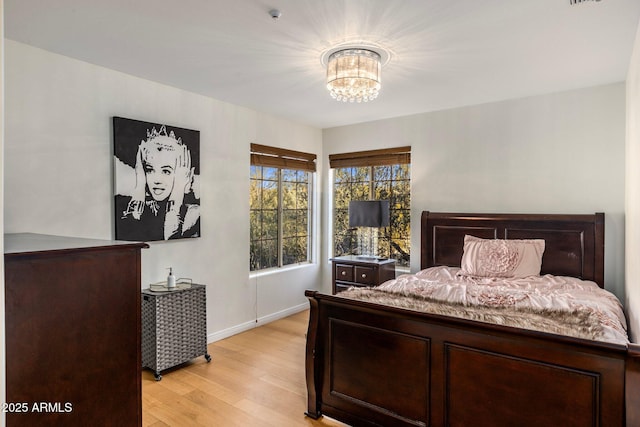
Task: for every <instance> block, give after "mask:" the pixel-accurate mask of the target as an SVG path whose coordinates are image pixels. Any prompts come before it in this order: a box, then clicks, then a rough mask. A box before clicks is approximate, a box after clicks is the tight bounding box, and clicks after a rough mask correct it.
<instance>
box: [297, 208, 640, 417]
mask: <svg viewBox="0 0 640 427" xmlns="http://www.w3.org/2000/svg"><path fill="white" fill-rule="evenodd" d="M465 234H472V235H475V236H478V237H484V238H511V239H521V238H544V239H545V244H546V247H545V252H544V257H543V265H542V274H545V273H550V274H556V275H571V276H574V277H580V278H583V279H587V280H593V281H595V282H597V283H598V284H599V285H600V286H604V214H600V213H598V214H595V215H555V214H554V215H539V214H536V215H522V214H518V215H514V214H499V215H495V214H488V215H485V214H450V213H429V212H424V213H423V215H422V230H421V235H422V242H421V267H422V268H427V267H431V266H436V265H449V266H459V265H460V259H461V256H462V243H463V238H464V235H465ZM306 296H307V298H308V299H309V301H310V307H311V310H310V318H309V329H308V333H307V346H306V380H307V392H308V411H307V412H306V415H307V416H309V417H311V418H318V417H320V416H322V415H327V416H329V417H332V418H335V419H337V420H340V421H343V422H345V423H348V424H351V425H354V426H374V425H375V426H462V427H468V426H491V427H495V426H519V427H523V426H536V427H539V426H562V427H569V426H576V427H578V426H579V427H584V426H601V427H610V426H624V425H627V426H640V346H637V345H634V344H630V345H628V346H626V345H617V344H610V343H604V342H596V341H590V340H583V339H577V338H571V337H565V336H560V335H555V334H549V333H543V332H537V331H530V330H524V329H519V328H511V327H506V326H500V325H492V324H487V323H482V322H476V321H471V320H465V319H458V318H454V317H448V316H441V315H434V314H427V313H419V312H415V311H410V310H406V309H401V308H395V307H388V306H383V305H379V304H372V303H367V302H362V301H356V300H349V299H347V298H342V297H340V296H339V295H326V294H322V293H319V292H315V291H307V292H306Z"/></svg>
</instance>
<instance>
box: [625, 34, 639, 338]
mask: <svg viewBox="0 0 640 427" xmlns="http://www.w3.org/2000/svg"><path fill="white" fill-rule="evenodd" d="M625 200H626V209H625V212H626V248H625V249H626V252H625V254H626V261H627V262H626V279H627V280H626V285H625V292H626V307H627V319H628V321H629V328H630V331H631V337H632V340H633V341H634V342H638V341H639V340H640V261H639V260H640V27H638V33H637V34H636V41H635V44H634V49H633V54H632V56H631V61H630V66H629V73H628V74H627V144H626V193H625Z"/></svg>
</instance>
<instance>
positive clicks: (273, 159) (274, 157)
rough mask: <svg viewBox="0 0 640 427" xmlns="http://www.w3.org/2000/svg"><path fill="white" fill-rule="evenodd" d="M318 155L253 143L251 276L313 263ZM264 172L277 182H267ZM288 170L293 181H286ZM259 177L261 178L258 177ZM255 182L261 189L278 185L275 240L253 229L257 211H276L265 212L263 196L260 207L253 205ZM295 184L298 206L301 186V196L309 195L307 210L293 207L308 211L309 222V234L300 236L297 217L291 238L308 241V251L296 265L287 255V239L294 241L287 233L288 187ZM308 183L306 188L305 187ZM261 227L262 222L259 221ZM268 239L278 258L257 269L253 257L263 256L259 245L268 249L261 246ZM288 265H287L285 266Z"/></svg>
mask: <svg viewBox="0 0 640 427" xmlns="http://www.w3.org/2000/svg"><path fill="white" fill-rule="evenodd" d="M315 159H316V155H315V154H309V153H302V152H298V151H293V150H286V149H281V148H276V147H267V146H263V145H258V144H251V165H250V177H249V180H250V189H249V197H250V204H249V212H250V213H249V219H250V223H249V227H250V230H249V273H250V274H259V273H261V272H265V271H269V270H277V269H283V268H289V267H293V266H297V265H304V264H309V263H311V262H312V260H313V241H314V240H313V239H314V233H313V218H314V203H313V201H314V197H315V196H314V185H315ZM254 168H260V172H259V173H258V174H256V173H254ZM265 170H269V171H272V172H274V175H275V176H276V179H275V180H273V179H268V180H267V179H265V177H266V176H268V175H270V174H265ZM287 171H290V172H294V179H293V180H287V179H286V178H287V177H286V175H288V174H287ZM301 173H304V174H305V177H304V178H303V179H300V174H301ZM256 176H258V178H256ZM252 181H260V182H261V184H260V185H258V187H259V188H264V184H263V183H264V182H265V181H270V182H275V185H276V188H275V189H276V192H277V194H276V200H277V206H276V208H275V214H276V215H275V216H276V237H275V239H273V238H271V239H265V237H264V233H263V231H262V227H261V229H260V230H259V231H258V232H255V231H254V229H253V227H254V212H255V211H261V212H262V211H266V210H274V209H264V205H263V202H264V200H262V194H261V195H260V198H261V200H260V207H259V208H258V209H256V208H255V207H254V206H252V205H253V203H252V200H251V198H252V191H253V188H254V185H253V184H252V183H251V182H252ZM288 182H289V183H292V184H293V185H294V186H295V190H294V191H295V195H294V199H295V202H294V203H295V204H297V203H298V196H299V194H298V186H300V185H304V188H305V191H304V192H302V193H306V208H300V209H298V208H295V207H294V208H293V210H295V211H298V210H305V211H306V213H305V215H304V216H305V217H306V218H305V219H304V221H305V222H306V234H304V235H301V234H298V232H299V227H298V220H299V218H298V212H296V213H295V214H294V217H295V218H296V221H295V225H294V230H295V235H294V236H292V237H293V238H294V239H295V240H296V243H299V239H306V244H305V245H304V246H305V249H304V260H303V259H297V260H295V261H294V262H287V252H286V248H287V245H286V239H289V238H291V236H288V235H287V234H286V233H285V227H286V226H287V224H286V221H287V218H286V217H285V216H286V215H285V213H286V212H287V211H288V210H290V208H288V207H285V186H286V185H287V183H288ZM305 184H306V185H305ZM256 216H259V217H260V219H259V221H262V220H263V219H262V215H256ZM260 225H262V222H260ZM256 234H257V235H258V238H254V235H256ZM266 240H275V245H276V251H275V252H276V259H275V263H269V265H268V266H266V267H262V266H254V259H255V258H256V257H255V256H254V254H255V253H256V252H257V253H258V254H260V250H256V249H255V246H256V244H257V245H258V246H260V247H265V245H263V244H262V243H263V242H265V241H266ZM258 258H259V259H260V260H262V259H263V258H262V256H261V255H258ZM285 262H287V263H285Z"/></svg>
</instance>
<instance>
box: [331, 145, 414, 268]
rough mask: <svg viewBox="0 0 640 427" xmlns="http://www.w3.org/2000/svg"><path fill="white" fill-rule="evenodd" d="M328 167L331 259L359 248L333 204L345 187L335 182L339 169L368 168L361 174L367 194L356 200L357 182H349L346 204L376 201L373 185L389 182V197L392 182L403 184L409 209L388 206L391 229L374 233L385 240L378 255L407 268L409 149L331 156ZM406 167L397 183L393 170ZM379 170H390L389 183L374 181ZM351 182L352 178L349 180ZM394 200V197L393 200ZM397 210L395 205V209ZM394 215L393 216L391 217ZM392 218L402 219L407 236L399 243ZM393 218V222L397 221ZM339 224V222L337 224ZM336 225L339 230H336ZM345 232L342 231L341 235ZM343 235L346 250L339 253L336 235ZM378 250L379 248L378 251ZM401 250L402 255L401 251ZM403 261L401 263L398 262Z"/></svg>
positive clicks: (409, 224)
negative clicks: (348, 195) (389, 207)
mask: <svg viewBox="0 0 640 427" xmlns="http://www.w3.org/2000/svg"><path fill="white" fill-rule="evenodd" d="M329 163H330V167H331V174H330V180H331V181H330V182H331V210H330V212H331V223H330V224H331V226H330V230H329V242H330V243H329V244H330V247H329V254H332V256H342V255H351V254H356V251H357V249H358V244H357V243H356V242H355V239H356V236H355V235H354V234H355V233H354V231H355V230H353V229H351V230H352V231H351V232H352V233H354V234H351V235H349V234H348V233H349V230H350V229H349V228H348V227H347V228H344V227H340V226H339V223H340V222H343V221H344V218H342V220H339V215H338V211H342V212H341V214H342V216H344V214H345V212H344V209H345V208H344V206H343V207H338V203H336V196H337V193H338V185H344V183H340V182H337V180H338V179H339V177H338V176H337V170H338V169H348V168H351V169H353V168H367V169H368V172H367V173H364V176H365V177H366V180H365V181H362V182H360V184H362V183H363V182H364V183H366V185H367V187H368V194H366V195H362V194H359V197H358V196H357V195H356V196H355V197H354V194H355V193H362V191H360V190H361V189H357V190H355V193H354V189H353V188H351V187H352V186H354V185H357V184H358V181H350V182H349V183H348V185H349V187H350V189H349V193H350V197H349V200H371V199H374V198H375V194H376V185H378V184H379V183H384V182H385V181H389V183H390V186H391V187H390V188H389V191H391V194H393V188H394V187H395V185H394V182H398V181H405V184H403V185H406V186H407V191H406V194H405V193H403V194H402V196H403V197H406V198H407V199H406V200H407V202H408V205H406V206H405V205H403V206H401V207H400V208H398V207H394V205H393V203H392V205H391V225H390V227H385V228H384V229H380V230H377V233H378V235H377V238H378V239H380V238H381V239H384V240H385V241H386V243H385V246H386V247H385V248H384V250H383V252H382V253H380V255H382V256H388V257H390V258H393V259H396V261H397V262H398V267H399V268H401V269H402V268H407V269H408V268H410V264H411V147H396V148H387V149H382V150H370V151H363V152H355V153H342V154H333V155H330V156H329ZM403 164H404V165H408V168H407V170H406V171H405V172H404V174H406V178H404V179H401V180H399V179H396V173H397V172H398V171H397V170H394V169H393V168H394V167H395V166H398V165H403ZM378 166H389V167H391V168H392V169H391V170H390V176H389V177H388V179H376V178H377V175H376V167H378ZM354 173H355V171H354V170H352V171H351V174H352V177H353V176H354V175H353V174H354ZM351 179H352V178H351ZM392 198H393V196H392ZM396 206H397V205H396ZM394 211H395V213H394ZM394 215H395V216H396V217H397V218H402V217H404V219H403V220H402V227H403V228H405V227H406V228H405V229H406V233H403V235H402V237H401V238H400V239H398V238H394V237H393V234H394V231H393V223H394V221H393V220H394ZM397 218H396V219H397ZM337 220H338V221H337ZM337 225H338V226H337ZM343 229H344V231H343ZM340 232H344V234H343V241H344V242H346V243H347V245H348V248H347V249H346V250H343V251H342V252H340V251H339V250H337V249H338V246H339V237H340V235H339V233H340ZM394 242H395V243H401V246H400V247H396V248H394ZM378 248H379V247H378ZM403 249H404V251H403ZM403 252H404V253H405V254H406V256H403V255H402V253H403ZM401 260H404V261H402V262H399V261H401Z"/></svg>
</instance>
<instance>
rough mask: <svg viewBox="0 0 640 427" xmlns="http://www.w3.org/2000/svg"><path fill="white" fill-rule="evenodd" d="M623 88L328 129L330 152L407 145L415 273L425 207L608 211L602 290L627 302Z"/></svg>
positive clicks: (327, 149)
mask: <svg viewBox="0 0 640 427" xmlns="http://www.w3.org/2000/svg"><path fill="white" fill-rule="evenodd" d="M624 91H625V89H624V84H623V83H618V84H612V85H607V86H600V87H594V88H587V89H582V90H575V91H570V92H563V93H557V94H551V95H544V96H536V97H531V98H524V99H518V100H511V101H504V102H496V103H491V104H484V105H478V106H472V107H465V108H457V109H452V110H444V111H438V112H432V113H424V114H418V115H413V116H406V117H401V118H396V119H388V120H380V121H376V122H370V123H364V124H358V125H352V126H343V127H338V128H332V129H325V130H324V131H323V144H324V153H325V156H328V155H329V154H333V153H340V152H346V151H355V150H364V149H373V148H382V147H388V146H404V145H411V216H412V218H411V226H412V231H411V253H412V257H411V267H412V271H416V270H418V268H419V264H420V259H419V251H420V246H419V245H420V239H419V231H420V214H421V212H422V211H423V210H430V211H434V212H435V211H445V212H446V211H448V212H487V213H492V212H511V213H593V212H605V214H606V216H605V221H606V223H605V245H606V249H605V256H606V259H605V263H606V264H605V279H606V286H607V288H608V289H609V290H611V291H612V292H614V293H615V294H616V295H617V296H618V297H619V298H621V299H622V298H623V295H624V145H625V142H624V141H625V113H624V111H625V92H624ZM325 166H326V165H325ZM325 175H327V174H325Z"/></svg>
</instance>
